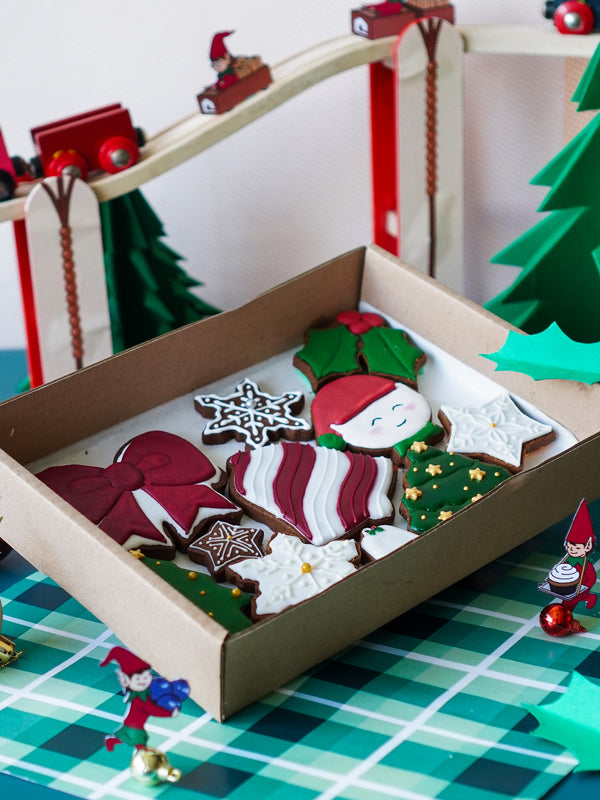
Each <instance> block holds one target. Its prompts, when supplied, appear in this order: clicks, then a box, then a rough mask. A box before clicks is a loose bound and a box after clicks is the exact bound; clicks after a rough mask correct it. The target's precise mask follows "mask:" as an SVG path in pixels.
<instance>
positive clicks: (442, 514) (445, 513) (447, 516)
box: [438, 511, 452, 521]
mask: <svg viewBox="0 0 600 800" xmlns="http://www.w3.org/2000/svg"><path fill="white" fill-rule="evenodd" d="M451 516H452V512H451V511H440V513H439V516H438V519H441V520H442V521H444V520H446V519H450V517H451Z"/></svg>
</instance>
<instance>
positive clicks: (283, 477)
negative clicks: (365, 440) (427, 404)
mask: <svg viewBox="0 0 600 800" xmlns="http://www.w3.org/2000/svg"><path fill="white" fill-rule="evenodd" d="M228 469H229V470H230V471H231V473H232V474H231V479H230V488H231V491H232V496H233V497H234V498H236V499H237V500H238V502H239V503H240V505H242V507H244V508H245V509H246V511H247V513H249V514H250V516H253V515H257V516H258V518H259V519H260V518H261V516H260V514H261V510H262V511H264V512H266V514H267V515H268V518H267V519H266V520H265V521H266V522H267V524H268V525H269V526H270V527H273V526H277V525H280V524H281V520H283V521H285V523H286V524H287V526H288V531H289V532H297V533H299V534H301V535H302V536H303V537H304V538H305V539H306V540H308V541H309V542H312V543H313V544H316V545H322V544H325V543H326V542H330V541H332V540H333V539H337V538H339V537H340V536H343V535H344V534H345V533H347V532H349V531H353V530H355V529H356V528H358V527H360V526H361V525H365V524H368V523H369V522H370V521H373V522H377V521H386V522H387V521H390V520H391V518H392V517H393V515H394V508H393V506H392V503H391V501H390V499H389V495H390V494H391V492H392V490H393V487H394V484H395V473H394V467H393V465H392V463H391V461H389V459H387V458H383V457H377V458H373V457H371V456H367V455H362V454H355V453H347V452H340V451H339V450H329V449H327V448H322V447H314V446H313V445H311V444H300V443H299V442H289V443H288V442H282V443H279V444H273V445H268V446H267V447H261V448H259V449H258V450H250V451H246V452H241V453H236V454H235V455H234V456H232V457H231V458H230V459H229V461H228Z"/></svg>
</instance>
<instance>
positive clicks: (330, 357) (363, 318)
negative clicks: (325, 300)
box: [294, 310, 426, 391]
mask: <svg viewBox="0 0 600 800" xmlns="http://www.w3.org/2000/svg"><path fill="white" fill-rule="evenodd" d="M305 339H306V344H305V346H304V347H303V348H302V349H301V350H299V351H298V352H297V353H296V354H295V356H294V365H295V366H296V367H297V368H298V369H299V370H300V371H301V372H302V373H304V375H306V377H307V378H308V380H309V381H310V385H311V386H312V388H313V390H314V391H317V390H318V389H319V388H320V387H321V386H323V385H324V384H325V383H327V382H328V381H331V380H334V379H335V378H339V377H341V376H342V375H355V374H361V373H370V374H372V375H382V376H384V377H389V378H393V379H394V380H396V381H400V382H402V383H407V384H409V385H411V386H415V385H416V382H417V375H418V374H419V372H420V370H421V368H422V366H423V364H424V363H425V359H426V356H425V353H424V352H423V351H422V350H421V349H419V348H418V347H415V345H414V344H413V343H412V342H411V341H410V339H409V338H408V336H407V334H406V333H405V331H402V330H400V329H398V328H390V327H389V326H388V324H387V322H386V321H385V320H384V318H383V317H382V316H380V315H379V314H371V313H366V314H361V313H360V312H358V311H354V310H351V311H343V312H342V313H340V314H338V316H337V318H336V320H335V322H334V323H333V324H332V325H329V326H327V327H324V328H313V329H311V330H309V331H308V333H307V334H306V337H305Z"/></svg>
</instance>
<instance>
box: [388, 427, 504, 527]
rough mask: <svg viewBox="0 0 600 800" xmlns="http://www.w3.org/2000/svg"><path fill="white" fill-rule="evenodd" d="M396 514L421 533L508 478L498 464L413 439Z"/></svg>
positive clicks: (406, 459)
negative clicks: (402, 491)
mask: <svg viewBox="0 0 600 800" xmlns="http://www.w3.org/2000/svg"><path fill="white" fill-rule="evenodd" d="M405 463H406V468H407V469H406V473H405V476H404V497H403V498H402V502H401V504H400V513H401V514H402V516H403V517H404V518H405V519H406V520H407V522H408V527H409V530H411V531H415V532H416V533H424V532H425V531H428V530H430V529H431V528H433V527H434V526H435V525H439V524H440V522H444V521H445V520H447V519H450V517H452V516H453V515H454V514H456V513H458V512H459V511H461V510H462V509H463V508H467V507H468V506H470V505H472V504H473V503H476V502H477V501H478V500H480V499H481V498H482V497H483V496H484V495H485V494H486V493H487V492H489V491H491V490H492V489H494V488H495V487H496V486H498V485H499V484H500V483H502V482H503V481H505V480H506V479H507V478H509V477H510V472H508V470H505V469H503V468H502V467H498V466H492V465H490V464H484V463H483V462H481V461H477V460H476V459H473V458H469V457H468V456H463V455H460V454H459V453H453V452H447V451H445V450H439V449H438V448H437V447H431V446H430V445H427V444H426V443H425V442H414V444H413V445H412V447H411V448H410V449H409V450H408V452H407V454H406V457H405Z"/></svg>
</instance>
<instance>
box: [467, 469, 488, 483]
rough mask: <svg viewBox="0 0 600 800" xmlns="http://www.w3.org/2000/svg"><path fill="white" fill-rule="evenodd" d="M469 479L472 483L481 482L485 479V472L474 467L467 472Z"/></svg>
mask: <svg viewBox="0 0 600 800" xmlns="http://www.w3.org/2000/svg"><path fill="white" fill-rule="evenodd" d="M469 478H471V480H472V481H482V480H483V479H484V478H485V470H483V469H480V468H479V467H476V468H475V469H470V470H469Z"/></svg>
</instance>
